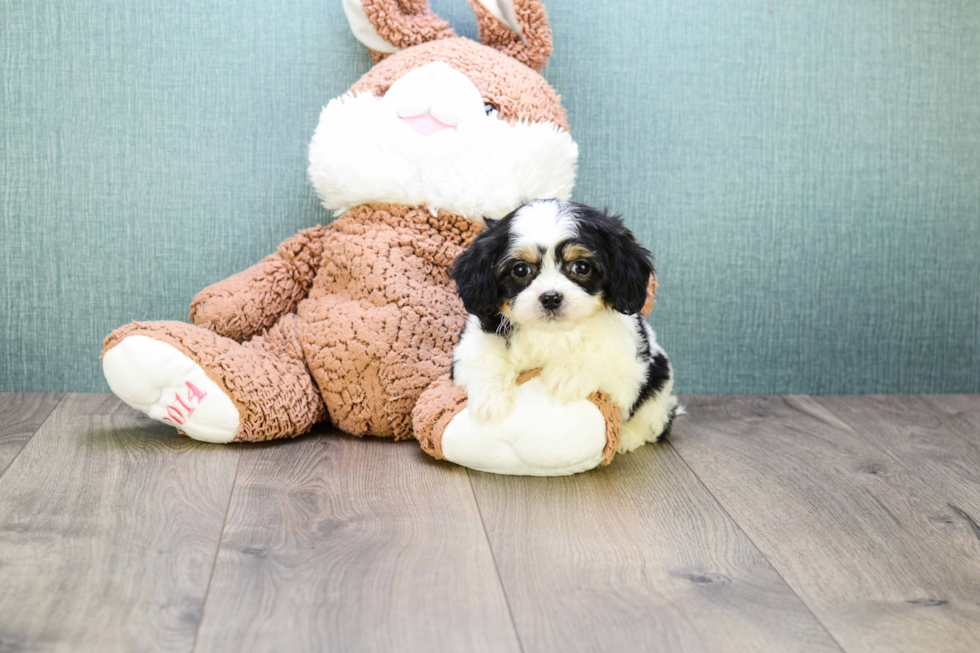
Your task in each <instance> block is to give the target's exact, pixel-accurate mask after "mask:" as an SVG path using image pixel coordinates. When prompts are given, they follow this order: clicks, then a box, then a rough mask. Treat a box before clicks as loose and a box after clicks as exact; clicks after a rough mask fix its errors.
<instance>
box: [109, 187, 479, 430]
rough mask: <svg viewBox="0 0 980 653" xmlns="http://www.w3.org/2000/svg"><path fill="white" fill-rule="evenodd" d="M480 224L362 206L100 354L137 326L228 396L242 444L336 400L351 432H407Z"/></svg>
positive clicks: (444, 355)
mask: <svg viewBox="0 0 980 653" xmlns="http://www.w3.org/2000/svg"><path fill="white" fill-rule="evenodd" d="M480 228H481V227H480V226H479V225H477V224H475V223H473V222H470V221H469V220H466V219H464V218H461V217H459V216H457V215H454V214H451V213H446V212H439V213H438V214H437V215H432V213H431V212H430V211H429V210H428V209H426V208H425V207H420V208H411V207H406V206H398V205H388V204H370V205H362V206H357V207H354V208H353V209H352V210H351V212H350V213H349V214H347V215H345V216H343V217H341V218H339V219H338V220H337V221H335V222H333V223H332V224H330V225H329V226H327V227H320V226H317V227H314V228H312V229H307V230H305V231H303V232H301V233H300V234H298V235H297V236H294V237H293V238H290V239H289V240H287V241H286V242H284V243H283V244H282V245H281V246H280V247H279V249H278V251H277V252H276V253H275V254H273V255H272V256H269V257H267V258H265V259H263V260H262V261H260V262H259V263H257V264H256V265H254V266H252V267H251V268H249V269H248V270H246V271H244V272H241V273H239V274H236V275H234V276H232V277H229V278H228V279H225V280H224V281H221V282H219V283H216V284H214V285H212V286H208V287H207V288H205V289H204V290H203V291H201V293H200V294H199V295H198V296H197V297H195V299H194V301H193V303H192V310H191V321H192V322H193V323H194V324H183V323H180V322H135V323H133V324H130V325H128V326H125V327H123V328H121V329H118V330H116V331H115V332H113V333H112V334H111V335H110V336H109V337H108V338H107V339H106V341H105V348H104V350H103V353H104V352H105V351H108V350H109V349H110V348H112V347H113V346H115V345H116V344H118V342H120V341H121V340H122V339H123V338H125V337H126V336H129V335H146V336H149V337H151V338H155V339H156V340H160V341H162V342H165V343H167V344H170V345H172V346H174V347H176V348H177V349H178V350H179V351H181V352H183V353H184V354H186V355H187V356H189V357H190V358H191V359H192V360H194V361H195V362H197V363H198V364H199V365H201V367H203V368H204V370H205V372H206V373H207V375H208V376H209V377H210V378H211V379H212V380H214V381H215V382H216V383H218V385H219V386H220V387H221V388H222V389H224V390H225V391H226V394H228V396H230V397H231V398H232V400H233V401H234V403H235V406H236V408H238V411H239V415H240V418H241V422H240V424H241V425H240V430H239V434H238V436H237V437H236V441H259V440H269V439H272V438H279V437H291V436H295V435H299V434H300V433H305V432H306V431H308V430H309V429H310V428H311V427H312V425H313V424H314V423H316V422H317V421H322V420H324V419H326V418H327V414H328V411H329V416H330V419H331V421H332V422H333V424H334V425H335V426H337V427H338V428H341V429H343V430H344V431H347V432H348V433H352V434H355V435H376V436H390V437H395V438H396V439H405V438H410V437H412V420H411V413H412V407H413V406H414V405H415V401H416V400H417V399H418V397H419V395H421V393H422V391H423V390H424V389H425V388H426V387H427V386H428V385H429V384H430V383H431V382H432V381H433V380H435V379H437V378H439V377H440V376H442V375H444V374H446V373H447V372H448V371H449V367H450V365H451V363H452V350H453V347H454V346H455V344H456V342H457V340H458V338H459V333H460V331H461V330H462V327H463V321H464V319H465V315H466V313H465V311H464V309H463V304H462V302H461V301H460V299H459V297H458V296H457V295H456V292H455V289H454V287H453V285H452V281H451V280H450V278H449V266H450V265H451V264H452V261H453V260H454V259H455V258H456V256H457V255H458V254H459V252H461V251H462V249H463V248H464V247H465V246H466V245H467V244H469V242H470V241H472V239H473V238H474V237H475V236H476V234H477V232H478V231H479V230H480ZM303 296H305V298H303V299H302V300H299V299H298V298H300V297H303Z"/></svg>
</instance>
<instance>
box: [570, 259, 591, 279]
mask: <svg viewBox="0 0 980 653" xmlns="http://www.w3.org/2000/svg"><path fill="white" fill-rule="evenodd" d="M590 272H592V265H591V264H590V263H589V262H588V261H575V262H574V263H572V274H574V275H575V276H576V277H587V276H589V273H590Z"/></svg>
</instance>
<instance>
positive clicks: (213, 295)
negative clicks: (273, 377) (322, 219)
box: [190, 225, 325, 342]
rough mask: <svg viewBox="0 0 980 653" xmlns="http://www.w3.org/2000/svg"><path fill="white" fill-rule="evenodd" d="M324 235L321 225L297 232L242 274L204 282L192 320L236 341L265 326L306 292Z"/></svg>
mask: <svg viewBox="0 0 980 653" xmlns="http://www.w3.org/2000/svg"><path fill="white" fill-rule="evenodd" d="M324 233H325V228H324V227H321V226H319V225H318V226H316V227H313V228H311V229H306V230H304V231H301V232H299V233H298V234H296V235H295V236H293V237H292V238H290V239H288V240H286V241H285V242H283V243H282V244H281V245H279V247H278V249H277V250H276V252H275V253H274V254H271V255H269V256H267V257H265V258H264V259H262V260H261V261H259V262H258V263H256V264H255V265H253V266H252V267H250V268H248V269H247V270H245V271H244V272H239V273H238V274H235V275H232V276H230V277H228V278H227V279H225V280H224V281H219V282H218V283H215V284H212V285H210V286H208V287H207V288H205V289H204V290H202V291H201V292H199V293H198V294H197V296H196V297H194V300H193V301H192V302H191V314H190V321H191V322H192V323H194V324H196V325H197V326H201V327H204V328H206V329H210V330H211V331H214V332H215V333H217V334H219V335H222V336H225V337H228V338H232V339H234V340H237V341H238V342H244V341H245V340H248V339H249V338H251V337H252V336H254V335H255V334H257V333H260V332H262V331H263V330H264V329H268V328H269V327H271V326H272V325H273V324H275V323H276V320H278V319H279V318H280V317H282V316H283V315H285V314H286V313H289V312H292V311H294V310H295V309H296V305H297V304H299V302H300V300H302V299H303V298H304V297H306V295H307V293H308V292H309V291H310V286H311V285H312V284H313V277H314V276H315V275H316V272H317V270H318V269H319V267H320V261H321V258H322V256H323V240H324Z"/></svg>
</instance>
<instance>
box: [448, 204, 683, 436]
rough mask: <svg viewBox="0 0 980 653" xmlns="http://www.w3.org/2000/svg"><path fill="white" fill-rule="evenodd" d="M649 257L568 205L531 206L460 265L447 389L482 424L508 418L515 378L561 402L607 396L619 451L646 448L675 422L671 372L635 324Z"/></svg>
mask: <svg viewBox="0 0 980 653" xmlns="http://www.w3.org/2000/svg"><path fill="white" fill-rule="evenodd" d="M651 274H653V264H652V263H651V260H650V252H649V251H647V250H646V249H645V248H643V247H642V246H641V245H640V244H639V243H638V242H637V241H636V238H634V236H633V234H632V233H631V232H630V231H629V229H627V228H626V226H625V225H624V224H623V222H622V220H621V219H620V218H619V217H618V216H614V215H609V214H608V213H606V212H604V211H601V210H599V209H595V208H592V207H588V206H585V205H582V204H577V203H575V202H568V201H564V200H535V201H532V202H528V203H526V204H524V205H523V206H521V207H520V208H518V209H517V210H515V211H513V212H512V213H510V214H509V215H507V216H506V217H504V218H502V219H500V220H497V221H490V220H488V221H487V228H486V229H485V230H484V231H483V232H481V233H480V235H478V236H477V237H476V239H475V240H474V241H473V243H472V244H471V245H470V246H469V247H468V248H467V249H466V250H465V251H464V252H463V253H462V254H461V255H460V256H459V257H458V258H457V259H456V262H455V264H454V265H453V269H452V278H453V280H454V281H455V282H456V288H457V289H458V291H459V295H460V297H461V298H462V300H463V304H464V306H465V307H466V310H467V312H468V313H469V314H470V315H469V317H468V318H467V321H466V326H465V327H464V329H463V333H462V335H461V337H460V341H459V345H457V347H456V349H455V351H454V352H453V372H452V376H453V381H454V382H455V383H456V384H457V385H459V386H460V387H462V388H464V389H465V390H466V391H467V395H468V408H469V410H470V413H471V414H472V415H473V416H474V417H475V418H476V419H477V420H478V421H483V422H497V421H500V420H502V419H504V418H506V417H507V415H509V414H510V411H511V406H512V404H513V402H514V398H515V396H516V393H517V386H516V381H517V377H518V375H519V374H520V373H521V372H524V371H527V370H530V369H534V368H538V367H540V368H543V369H542V372H541V376H540V381H541V383H542V384H543V385H544V387H545V389H546V390H547V391H548V392H550V393H551V394H552V395H553V396H555V397H556V398H557V399H559V400H561V401H563V402H570V401H577V400H581V399H585V398H586V397H588V396H589V395H590V394H592V393H593V392H595V391H596V390H599V389H600V388H601V389H602V390H603V391H605V392H606V393H607V394H608V395H609V397H610V398H611V399H612V401H613V402H614V403H615V404H616V405H617V406H619V407H620V409H621V410H622V416H623V437H622V443H621V445H620V451H621V452H624V451H632V450H633V449H635V448H637V447H639V446H640V445H642V444H643V443H645V442H653V441H655V440H656V439H657V438H659V437H660V436H661V435H662V434H663V433H664V432H665V431H666V430H667V429H668V428H669V427H670V423H671V421H672V420H673V418H674V415H675V414H676V413H677V411H678V406H677V399H676V398H675V397H674V394H673V372H672V370H671V367H670V362H669V361H668V360H667V356H666V355H665V354H664V351H663V350H662V349H661V348H660V346H659V345H658V344H657V341H656V338H655V336H654V333H653V330H652V329H651V328H650V326H649V324H647V322H646V320H645V319H644V318H643V317H642V315H640V310H641V308H642V307H643V304H644V303H645V301H646V297H647V284H648V282H649V279H650V275H651Z"/></svg>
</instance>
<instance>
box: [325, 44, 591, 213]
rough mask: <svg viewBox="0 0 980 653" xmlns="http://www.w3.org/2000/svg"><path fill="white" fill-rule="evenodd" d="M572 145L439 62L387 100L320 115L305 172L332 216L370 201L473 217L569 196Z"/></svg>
mask: <svg viewBox="0 0 980 653" xmlns="http://www.w3.org/2000/svg"><path fill="white" fill-rule="evenodd" d="M577 161H578V146H577V145H576V144H575V141H573V140H572V138H571V136H570V135H569V134H568V132H565V131H562V130H561V129H559V128H558V127H557V126H555V125H554V124H552V123H532V122H526V121H521V122H517V123H514V124H510V123H508V122H506V121H504V120H500V119H499V118H497V116H496V112H495V111H494V110H493V107H491V106H487V105H484V103H483V100H482V97H481V95H480V92H479V91H478V90H477V88H476V86H474V85H473V83H472V82H470V81H469V79H467V78H466V76H465V75H463V74H462V73H459V72H457V71H456V70H454V69H452V68H450V67H449V66H447V65H446V64H444V63H440V62H435V63H430V64H428V65H426V66H423V67H421V68H417V69H416V70H413V71H411V72H409V73H408V74H406V75H405V76H403V77H402V78H401V79H399V80H398V81H397V82H395V83H394V84H393V85H392V86H391V88H390V89H388V92H387V93H386V94H385V95H384V96H383V97H376V96H374V95H371V94H359V95H344V96H342V97H340V98H337V99H335V100H332V101H331V102H330V103H329V104H327V106H326V107H324V109H323V111H322V112H321V114H320V122H319V124H318V125H317V128H316V131H315V133H314V134H313V141H312V143H311V144H310V167H309V176H310V181H311V182H312V183H313V187H314V188H315V189H316V191H317V194H318V195H319V197H320V200H321V201H322V202H323V205H324V206H325V207H326V208H327V209H329V210H332V211H333V212H334V213H335V214H336V215H339V214H342V213H344V212H345V211H347V210H348V209H349V208H350V207H351V206H355V205H357V204H363V203H366V202H388V203H396V204H405V205H409V206H418V205H421V204H423V203H424V204H426V205H427V206H428V207H429V208H430V209H432V210H437V209H443V210H446V211H450V212H452V213H456V214H458V215H462V216H463V217H466V218H468V219H471V220H473V221H475V222H482V221H483V218H484V217H487V218H501V217H503V216H504V215H506V214H507V213H509V212H510V211H512V210H513V209H514V208H515V207H517V206H519V205H520V204H521V201H522V198H528V197H554V198H562V199H567V198H568V197H570V196H571V192H572V188H573V186H574V185H575V173H576V166H577Z"/></svg>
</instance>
